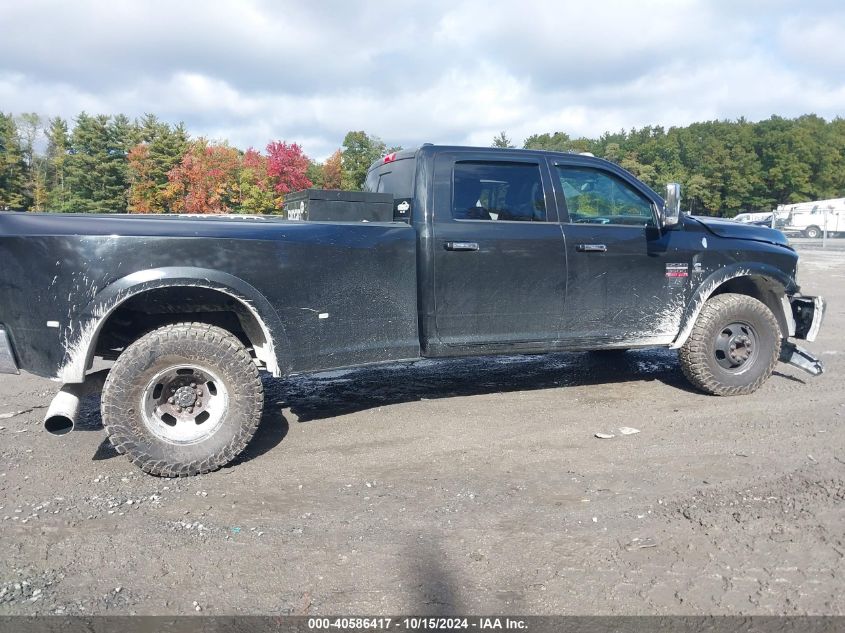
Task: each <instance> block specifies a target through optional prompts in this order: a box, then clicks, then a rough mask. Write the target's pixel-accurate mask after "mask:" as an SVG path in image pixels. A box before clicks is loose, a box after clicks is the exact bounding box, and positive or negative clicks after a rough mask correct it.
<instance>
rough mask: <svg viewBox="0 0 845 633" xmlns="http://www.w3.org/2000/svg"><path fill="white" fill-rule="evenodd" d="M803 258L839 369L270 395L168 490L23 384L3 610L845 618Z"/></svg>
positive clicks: (340, 379) (805, 252)
mask: <svg viewBox="0 0 845 633" xmlns="http://www.w3.org/2000/svg"><path fill="white" fill-rule="evenodd" d="M796 242H797V243H798V244H799V248H800V249H801V252H802V264H801V270H800V274H799V279H800V281H801V282H802V284H803V286H804V291H805V292H807V293H812V294H815V293H821V294H824V295H825V296H826V297H828V299H829V300H830V307H829V311H828V316H827V321H826V323H825V326H824V327H823V328H822V332H821V335H820V337H819V340H818V341H817V342H816V343H814V344H810V345H808V347H810V348H811V349H813V350H814V351H815V352H816V353H818V354H820V355H821V357H822V358H823V359H824V360H825V362H826V364H827V368H828V371H827V373H826V374H825V375H823V376H822V377H820V378H816V379H813V378H810V377H808V376H806V375H805V374H803V373H801V372H800V371H798V370H794V369H793V368H790V367H787V366H784V365H780V366H779V367H778V369H777V373H776V374H775V376H773V378H772V379H771V380H770V381H769V382H768V383H767V384H766V385H765V386H764V387H763V388H762V389H761V390H760V391H759V392H757V393H756V394H754V395H752V396H746V397H738V398H716V397H709V396H705V395H701V394H698V393H695V392H693V391H692V390H691V389H690V388H689V387H688V386H687V385H686V383H685V382H684V379H683V377H682V376H681V373H680V369H679V367H678V362H677V359H676V355H675V354H674V353H672V352H669V351H641V352H629V353H627V354H624V355H623V356H621V357H620V358H616V359H611V360H606V359H597V358H595V357H594V356H592V355H589V354H555V355H551V356H547V357H527V356H516V357H507V358H482V359H469V360H446V361H422V362H419V363H416V364H413V365H409V364H399V365H391V366H386V367H380V368H375V369H364V370H356V371H349V372H330V373H324V374H317V375H312V376H308V377H298V378H295V379H292V380H289V381H286V382H281V381H274V380H272V379H269V378H265V387H266V388H267V394H268V395H267V402H268V407H267V409H268V411H267V413H266V415H265V419H264V421H263V423H262V427H261V430H260V431H259V434H258V436H257V437H256V440H255V442H254V443H253V445H252V446H251V447H250V449H249V450H248V454H247V455H246V456H245V458H244V459H243V460H242V461H241V463H239V464H237V465H235V466H233V467H230V468H226V469H224V470H222V471H219V472H217V473H213V474H210V475H205V476H200V477H195V478H190V479H183V480H170V479H158V478H155V477H150V476H147V475H144V474H143V473H141V472H140V471H138V470H136V469H135V468H134V467H133V466H132V465H131V464H130V463H129V462H128V461H127V460H125V459H124V458H123V457H121V456H118V455H116V454H115V453H114V451H112V450H111V449H110V447H109V445H108V443H107V442H105V441H104V434H103V432H102V429H101V424H100V417H99V411H98V401H97V399H96V398H89V400H88V401H86V406H85V415H84V419H83V420H82V423H81V426H82V428H81V430H79V431H78V432H74V433H71V434H70V435H67V436H64V437H63V438H54V437H52V436H49V435H48V434H46V433H45V432H43V431H42V429H41V418H42V417H43V414H44V411H45V408H46V406H47V404H48V402H49V400H50V398H51V397H52V395H53V394H54V393H55V391H56V385H55V384H54V383H51V382H49V381H46V380H42V379H39V378H35V377H33V376H29V375H22V376H19V377H9V376H5V377H2V378H0V522H1V523H0V526H1V527H2V530H0V551H1V552H2V556H0V614H188V613H196V612H200V613H205V614H241V613H250V614H330V613H333V614H350V613H360V614H363V613H369V614H376V613H384V614H391V613H392V614H395V613H401V612H406V613H407V612H414V613H429V614H434V613H450V612H465V613H521V614H645V613H650V614H702V613H707V614H845V562H843V556H845V503H844V502H845V431H843V422H845V389H843V382H842V375H843V370H845V336H843V334H842V333H843V331H845V312H844V311H843V306H845V250H843V249H842V248H838V247H834V248H830V249H828V250H826V251H822V250H820V249H819V248H818V247H817V245H816V244H815V243H813V242H809V241H802V240H796ZM842 242H843V243H845V240H842ZM837 246H838V245H837ZM626 426H627V427H634V428H636V429H638V430H639V431H640V432H639V433H636V434H632V435H622V434H620V433H619V431H618V429H619V428H620V427H626ZM596 432H610V433H614V434H615V437H614V438H612V439H605V440H603V439H597V438H596V437H595V436H594V434H595V433H596Z"/></svg>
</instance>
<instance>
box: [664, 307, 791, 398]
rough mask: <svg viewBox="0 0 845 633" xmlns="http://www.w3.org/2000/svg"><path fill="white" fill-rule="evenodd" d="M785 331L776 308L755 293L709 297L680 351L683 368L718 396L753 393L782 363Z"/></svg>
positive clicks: (699, 385) (701, 386)
mask: <svg viewBox="0 0 845 633" xmlns="http://www.w3.org/2000/svg"><path fill="white" fill-rule="evenodd" d="M780 346H781V332H780V327H779V326H778V322H777V320H776V319H775V316H774V315H773V314H772V311H771V310H769V308H768V307H766V305H764V304H763V303H762V302H760V301H758V300H757V299H755V298H753V297H749V296H747V295H741V294H733V293H725V294H720V295H716V296H715V297H712V298H710V299H709V300H708V301H707V302H706V303H705V304H704V307H703V308H702V309H701V313H700V314H699V315H698V319H696V322H695V325H694V326H693V329H692V332H691V333H690V336H689V338H688V339H687V341H686V343H684V346H683V347H682V348H681V350H680V354H679V356H680V361H681V369H682V370H683V372H684V375H685V376H686V377H687V380H689V381H690V382H691V383H692V384H693V386H695V387H696V388H698V389H700V390H701V391H704V392H706V393H710V394H713V395H717V396H738V395H745V394H749V393H753V392H754V391H756V390H757V389H759V388H760V386H761V385H762V384H763V383H764V382H766V380H767V379H768V378H769V376H771V374H772V370H773V369H774V367H775V364H776V363H777V362H778V356H779V354H780Z"/></svg>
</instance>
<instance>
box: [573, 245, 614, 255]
mask: <svg viewBox="0 0 845 633" xmlns="http://www.w3.org/2000/svg"><path fill="white" fill-rule="evenodd" d="M575 250H576V251H578V252H579V253H606V252H607V246H606V245H604V244H576V245H575Z"/></svg>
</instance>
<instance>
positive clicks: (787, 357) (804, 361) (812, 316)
mask: <svg viewBox="0 0 845 633" xmlns="http://www.w3.org/2000/svg"><path fill="white" fill-rule="evenodd" d="M789 304H790V307H791V312H792V315H791V316H792V321H791V323H790V324H789V330H790V331H789V334H790V335H791V336H794V337H795V338H798V339H804V340H805V341H810V342H813V341H815V340H816V336H818V334H819V329H820V328H821V325H822V321H823V320H824V312H825V308H826V304H825V301H824V299H823V298H822V297H803V296H798V295H796V296H792V297H789ZM780 360H781V361H782V362H784V363H788V364H790V365H792V366H794V367H798V368H799V369H803V370H804V371H806V372H807V373H808V374H812V375H813V376H818V375H819V374H822V373H823V372H824V365H823V364H822V362H821V360H819V359H818V358H816V357H815V356H813V355H812V354H811V353H810V352H808V351H807V350H805V349H804V348H802V347H799V346H798V345H796V344H795V343H792V342H790V341H784V342H783V345H782V346H781V351H780Z"/></svg>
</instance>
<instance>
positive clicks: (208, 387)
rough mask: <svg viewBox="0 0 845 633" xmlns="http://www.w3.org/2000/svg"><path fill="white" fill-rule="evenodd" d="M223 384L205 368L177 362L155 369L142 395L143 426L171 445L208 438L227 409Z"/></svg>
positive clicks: (218, 424)
mask: <svg viewBox="0 0 845 633" xmlns="http://www.w3.org/2000/svg"><path fill="white" fill-rule="evenodd" d="M228 402H229V399H228V393H227V390H226V388H225V383H223V381H222V380H220V378H219V377H218V376H217V375H216V374H215V373H214V372H212V371H211V370H209V369H207V368H205V367H192V366H187V365H179V366H174V367H168V368H167V369H164V370H162V371H160V372H158V373H157V374H156V375H155V376H153V378H152V379H151V380H150V382H149V383H148V384H147V388H146V389H145V390H144V393H143V394H142V402H141V413H142V419H143V422H144V425H145V426H146V427H147V428H148V429H149V430H150V431H151V432H152V433H154V434H155V435H156V436H158V437H159V438H161V439H163V440H165V441H167V442H170V443H171V444H194V443H197V442H201V441H203V440H205V439H207V438H208V437H210V436H211V435H212V434H213V433H214V432H215V431H216V430H217V429H218V428H219V426H220V425H221V424H222V422H223V420H224V416H225V413H226V410H227V408H228Z"/></svg>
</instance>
